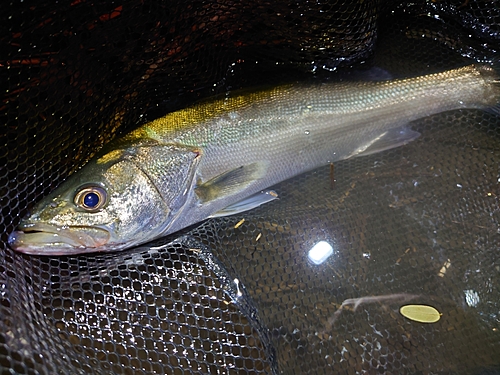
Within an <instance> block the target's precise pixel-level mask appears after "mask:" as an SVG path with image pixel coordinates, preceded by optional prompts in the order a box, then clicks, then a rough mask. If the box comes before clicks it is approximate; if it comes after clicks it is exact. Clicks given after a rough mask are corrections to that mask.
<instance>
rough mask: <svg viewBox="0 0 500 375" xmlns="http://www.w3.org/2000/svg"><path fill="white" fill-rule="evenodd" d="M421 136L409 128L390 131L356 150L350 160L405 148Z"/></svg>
mask: <svg viewBox="0 0 500 375" xmlns="http://www.w3.org/2000/svg"><path fill="white" fill-rule="evenodd" d="M419 136H420V133H419V132H416V131H413V130H410V129H408V128H396V129H390V130H388V131H386V132H384V133H382V134H380V135H379V136H377V137H375V138H374V139H372V140H370V141H369V142H367V143H365V144H363V145H361V146H360V147H359V148H358V149H356V150H355V151H354V152H353V153H352V154H351V155H349V158H351V157H356V156H365V155H371V154H375V153H377V152H381V151H385V150H390V149H391V148H395V147H399V146H403V145H405V144H407V143H410V142H411V141H413V140H415V139H417V138H418V137H419Z"/></svg>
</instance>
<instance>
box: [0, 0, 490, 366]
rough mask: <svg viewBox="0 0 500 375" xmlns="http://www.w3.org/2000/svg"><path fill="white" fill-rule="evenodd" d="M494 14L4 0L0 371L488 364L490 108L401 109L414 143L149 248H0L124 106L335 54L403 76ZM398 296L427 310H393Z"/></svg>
mask: <svg viewBox="0 0 500 375" xmlns="http://www.w3.org/2000/svg"><path fill="white" fill-rule="evenodd" d="M499 9H500V3H499V2H498V1H483V0H466V1H462V0H459V1H433V2H428V3H427V2H425V1H421V2H419V1H417V2H411V3H408V4H406V3H404V2H401V3H400V2H397V1H382V0H380V1H377V0H373V1H342V0H338V1H301V2H299V1H297V2H289V3H288V2H284V1H280V0H277V1H271V2H267V1H260V0H256V1H248V2H244V1H225V0H220V1H203V0H200V1H192V0H188V1H156V0H153V1H144V0H123V1H120V0H117V1H113V2H111V1H108V2H104V1H88V0H73V1H60V2H54V1H52V2H50V1H48V2H44V3H43V2H40V1H33V0H28V1H26V0H25V1H15V2H14V1H11V2H9V1H4V2H2V4H1V5H0V10H1V12H0V17H1V23H0V29H1V33H0V51H1V52H0V53H1V55H0V79H1V80H0V82H1V85H2V86H1V94H0V116H1V117H0V118H1V125H0V126H1V128H0V129H1V131H0V137H1V148H0V200H1V209H2V219H1V221H0V227H1V241H2V242H1V244H2V249H1V252H2V253H1V258H0V368H1V370H2V371H1V372H2V373H5V374H14V373H15V374H55V373H61V374H63V373H64V374H76V373H96V374H109V373H115V374H161V373H167V374H185V373H211V374H216V373H217V374H219V373H220V374H257V373H269V374H305V373H308V374H332V373H348V374H351V373H366V374H372V373H387V374H390V373H392V374H397V373H412V374H414V373H417V374H493V373H499V368H500V367H499V366H500V257H499V249H500V230H499V219H500V209H499V198H498V196H499V194H500V190H499V184H500V169H499V161H500V126H499V124H500V118H499V117H498V116H497V115H495V114H494V113H490V112H485V111H479V110H459V111H453V112H448V113H444V114H440V115H436V116H432V117H428V118H424V119H421V120H419V121H417V122H415V123H414V124H413V128H414V129H415V130H418V131H419V132H420V133H421V134H422V136H421V137H420V138H419V139H418V140H417V141H415V142H413V143H411V144H409V145H407V146H404V147H401V148H399V149H395V150H391V151H388V152H384V153H380V154H376V155H372V156H368V157H364V158H358V159H352V160H348V161H343V162H338V163H336V164H335V166H334V169H333V176H334V179H335V183H334V184H332V178H331V177H332V174H331V173H332V171H331V170H330V167H329V166H325V167H324V168H320V169H318V170H316V171H313V172H311V173H308V174H306V175H302V176H299V177H297V178H295V179H292V180H290V181H285V182H283V183H281V184H279V185H278V186H275V187H274V189H275V190H276V191H277V192H278V193H279V195H280V199H279V200H277V201H274V202H272V203H269V204H267V205H265V206H262V207H260V208H258V209H255V210H253V211H250V212H248V213H245V214H240V215H237V216H235V217H228V218H221V219H212V220H208V221H206V222H204V223H202V224H200V225H199V226H197V227H195V228H191V229H188V230H185V231H183V232H182V233H179V234H176V235H172V236H170V237H168V238H166V239H163V240H161V241H157V242H155V243H154V244H153V245H152V246H142V247H139V248H135V249H131V250H127V251H124V252H121V253H115V254H102V255H100V254H92V255H88V256H85V255H82V256H72V257H37V256H26V255H21V254H18V253H14V252H13V251H12V250H10V249H9V248H8V247H7V245H6V240H7V236H8V234H9V233H10V232H11V231H12V230H14V228H15V227H16V225H17V224H18V223H19V221H20V219H21V217H22V216H24V215H25V214H26V213H27V212H28V210H29V209H30V207H32V205H33V204H34V202H36V201H38V200H39V199H40V198H41V197H42V196H43V195H45V194H47V193H48V192H49V191H51V190H52V189H54V188H55V187H56V186H57V185H58V184H60V183H61V182H62V181H63V180H64V179H65V178H66V177H67V176H68V175H69V174H70V173H72V172H74V171H75V170H77V169H78V168H79V167H80V166H81V165H83V164H84V163H85V161H86V160H88V159H89V157H91V156H92V155H93V154H94V153H95V152H96V151H97V150H98V149H99V148H100V146H102V145H103V144H104V143H105V142H107V141H109V140H110V139H111V138H113V137H114V136H116V135H117V134H120V133H123V132H124V131H126V130H129V129H131V128H132V127H133V126H135V125H137V124H139V123H143V122H145V121H146V120H151V119H153V118H155V117H158V116H161V115H163V114H165V113H167V112H168V111H171V110H174V109H177V108H180V107H182V106H185V105H186V104H188V103H191V102H193V101H194V100H196V99H198V98H200V97H206V96H208V95H211V94H214V93H224V92H227V91H230V90H233V89H235V88H239V87H248V86H254V85H259V84H262V83H267V84H270V83H279V82H284V81H290V80H302V79H329V76H331V75H333V76H336V75H337V72H338V71H346V72H347V73H348V74H349V73H350V72H351V71H354V70H352V69H350V68H349V67H351V66H353V65H355V70H356V71H358V70H363V69H364V67H376V68H377V70H376V71H378V72H385V73H384V74H387V73H388V74H389V75H391V76H392V77H408V76H414V75H419V74H424V73H428V72H435V71H440V70H444V69H448V68H452V67H456V66H460V65H465V64H468V63H470V61H472V60H474V61H484V60H492V59H493V60H495V59H496V58H498V53H499V50H500V10H499ZM368 72H373V69H371V70H369V71H368ZM370 74H371V73H370ZM241 219H245V221H244V222H243V223H242V224H241V223H240V224H241V225H239V226H238V225H236V224H237V223H238V222H240V221H241ZM319 241H325V242H328V243H329V244H330V245H331V246H332V247H333V254H332V255H331V256H330V257H329V258H328V260H327V261H326V262H324V263H322V264H320V265H315V264H314V263H312V262H311V261H310V260H308V257H307V254H308V251H309V249H310V248H311V247H312V246H313V245H315V244H316V243H318V242H319ZM377 296H384V298H379V299H375V300H376V301H374V299H373V298H365V299H364V300H357V301H358V302H360V303H359V305H358V306H357V308H356V309H355V308H354V307H355V305H354V303H349V301H348V300H350V299H356V298H362V297H377ZM346 300H347V302H346V303H344V305H343V302H344V301H346ZM405 303H414V304H424V305H431V306H433V307H435V308H436V309H437V310H438V311H439V312H440V313H441V314H442V315H441V319H440V320H439V321H438V322H437V323H434V324H423V323H418V322H415V321H411V320H408V319H406V318H404V317H403V316H402V315H401V314H400V313H399V308H400V307H401V305H403V304H405Z"/></svg>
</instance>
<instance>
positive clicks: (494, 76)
mask: <svg viewBox="0 0 500 375" xmlns="http://www.w3.org/2000/svg"><path fill="white" fill-rule="evenodd" d="M477 69H478V71H479V72H480V73H481V77H482V78H483V79H484V81H485V82H486V83H487V84H488V86H489V90H490V95H491V97H493V105H491V106H490V107H489V108H487V109H486V111H487V112H490V113H492V114H495V115H496V116H500V56H494V57H493V58H491V59H490V62H489V63H485V64H481V65H478V66H477Z"/></svg>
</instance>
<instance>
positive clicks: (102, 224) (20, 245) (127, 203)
mask: <svg viewBox="0 0 500 375" xmlns="http://www.w3.org/2000/svg"><path fill="white" fill-rule="evenodd" d="M199 155H200V154H199V152H197V151H196V150H190V149H186V148H182V147H178V146H175V145H157V144H155V143H152V144H147V143H146V144H141V145H139V146H129V147H126V148H119V149H114V150H112V151H110V152H107V153H104V154H101V155H100V156H98V157H96V158H94V159H92V160H91V161H90V162H89V163H88V164H87V165H86V166H84V167H83V168H82V169H81V170H79V171H78V172H76V173H75V174H74V175H73V176H71V177H70V178H69V179H68V180H66V181H65V182H64V183H63V184H61V186H59V187H58V188H57V189H56V190H55V191H54V192H52V193H51V194H50V195H49V196H47V197H45V198H44V199H43V200H42V201H40V202H39V203H38V204H37V205H36V206H35V207H34V208H33V210H32V214H31V215H29V216H28V217H26V218H25V219H23V220H22V221H21V223H20V225H19V228H18V230H17V231H15V232H13V233H12V234H11V235H10V236H9V244H10V247H11V248H13V249H14V250H17V251H20V252H23V253H27V254H35V255H69V254H77V253H91V252H98V251H117V250H122V249H125V248H129V247H132V246H134V245H137V244H141V243H145V242H147V241H149V240H152V239H154V238H156V237H159V236H160V235H161V234H162V232H164V231H165V229H166V228H167V227H168V226H169V224H170V223H171V222H172V221H173V220H174V218H175V216H176V214H177V213H178V212H179V210H180V209H181V208H182V207H183V205H184V203H185V202H186V199H187V197H188V194H187V193H188V192H189V191H190V187H191V185H192V184H193V180H194V178H193V177H194V174H195V171H196V166H197V163H198V159H199Z"/></svg>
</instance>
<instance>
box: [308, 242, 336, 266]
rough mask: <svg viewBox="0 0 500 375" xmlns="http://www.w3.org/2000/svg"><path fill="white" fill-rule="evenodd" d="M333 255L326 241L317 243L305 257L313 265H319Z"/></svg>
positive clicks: (330, 246) (331, 248)
mask: <svg viewBox="0 0 500 375" xmlns="http://www.w3.org/2000/svg"><path fill="white" fill-rule="evenodd" d="M332 254H333V247H332V245H330V244H329V243H328V242H326V241H319V242H318V243H316V244H315V245H314V246H313V247H312V248H311V250H309V253H308V254H307V256H308V257H309V259H310V260H311V262H313V263H314V264H318V265H319V264H321V263H323V262H324V261H325V260H327V259H328V257H329V256H330V255H332Z"/></svg>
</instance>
